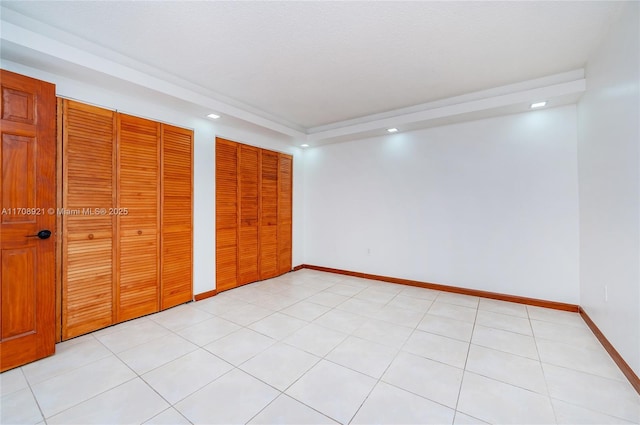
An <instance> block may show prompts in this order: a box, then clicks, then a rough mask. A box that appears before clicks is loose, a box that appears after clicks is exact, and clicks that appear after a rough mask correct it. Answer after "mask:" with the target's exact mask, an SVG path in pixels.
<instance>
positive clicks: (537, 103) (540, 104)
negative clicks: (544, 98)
mask: <svg viewBox="0 0 640 425" xmlns="http://www.w3.org/2000/svg"><path fill="white" fill-rule="evenodd" d="M546 104H547V102H536V103H532V104H531V109H535V108H542V107H543V106H545V105H546Z"/></svg>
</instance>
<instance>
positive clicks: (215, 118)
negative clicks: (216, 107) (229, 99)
mask: <svg viewBox="0 0 640 425" xmlns="http://www.w3.org/2000/svg"><path fill="white" fill-rule="evenodd" d="M207 116H208V117H209V118H211V119H214V120H217V119H218V118H220V115H217V114H209V115H207Z"/></svg>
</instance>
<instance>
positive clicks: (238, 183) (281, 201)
mask: <svg viewBox="0 0 640 425" xmlns="http://www.w3.org/2000/svg"><path fill="white" fill-rule="evenodd" d="M292 194H293V158H292V157H291V156H290V155H286V154H281V153H278V152H273V151H270V150H267V149H261V148H257V147H254V146H249V145H245V144H242V143H237V142H233V141H230V140H226V139H221V138H216V291H217V292H221V291H224V290H227V289H231V288H235V287H237V286H240V285H244V284H247V283H251V282H255V281H257V280H262V279H268V278H271V277H274V276H277V275H279V274H282V273H286V272H288V271H290V270H291V249H292V246H291V240H292V234H291V228H292Z"/></svg>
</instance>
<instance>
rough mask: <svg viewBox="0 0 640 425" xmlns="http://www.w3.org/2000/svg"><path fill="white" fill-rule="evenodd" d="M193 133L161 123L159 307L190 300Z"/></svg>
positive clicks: (191, 278)
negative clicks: (160, 265)
mask: <svg viewBox="0 0 640 425" xmlns="http://www.w3.org/2000/svg"><path fill="white" fill-rule="evenodd" d="M192 164H193V131H192V130H186V129H184V128H178V127H173V126H170V125H165V124H162V235H161V236H162V241H161V246H162V257H161V262H162V274H161V276H162V279H161V286H162V287H161V308H162V309H166V308H169V307H173V306H175V305H178V304H182V303H185V302H187V301H191V299H192V298H193V289H192V288H193V285H192V284H193V276H192V269H193V253H192V251H193V166H192Z"/></svg>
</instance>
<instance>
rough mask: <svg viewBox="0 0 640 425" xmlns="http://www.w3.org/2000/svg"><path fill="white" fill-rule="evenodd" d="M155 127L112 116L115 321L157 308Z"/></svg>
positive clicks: (157, 133) (157, 157)
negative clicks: (115, 182)
mask: <svg viewBox="0 0 640 425" xmlns="http://www.w3.org/2000/svg"><path fill="white" fill-rule="evenodd" d="M158 140H160V123H157V122H154V121H149V120H145V119H142V118H137V117H132V116H129V115H124V114H118V149H117V151H118V188H117V194H118V205H117V207H118V211H115V212H114V213H115V214H117V223H118V238H119V246H118V265H117V266H118V270H117V273H118V279H117V281H118V285H117V287H116V291H117V292H118V293H117V300H118V303H117V304H118V308H117V321H118V322H121V321H124V320H129V319H132V318H134V317H140V316H143V315H145V314H149V313H153V312H156V311H158V310H159V308H158V307H159V284H158V269H159V266H158V263H159V243H158V234H159V217H158V215H159V181H160V179H159V177H160V176H159V168H160V167H159V162H160V143H158Z"/></svg>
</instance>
